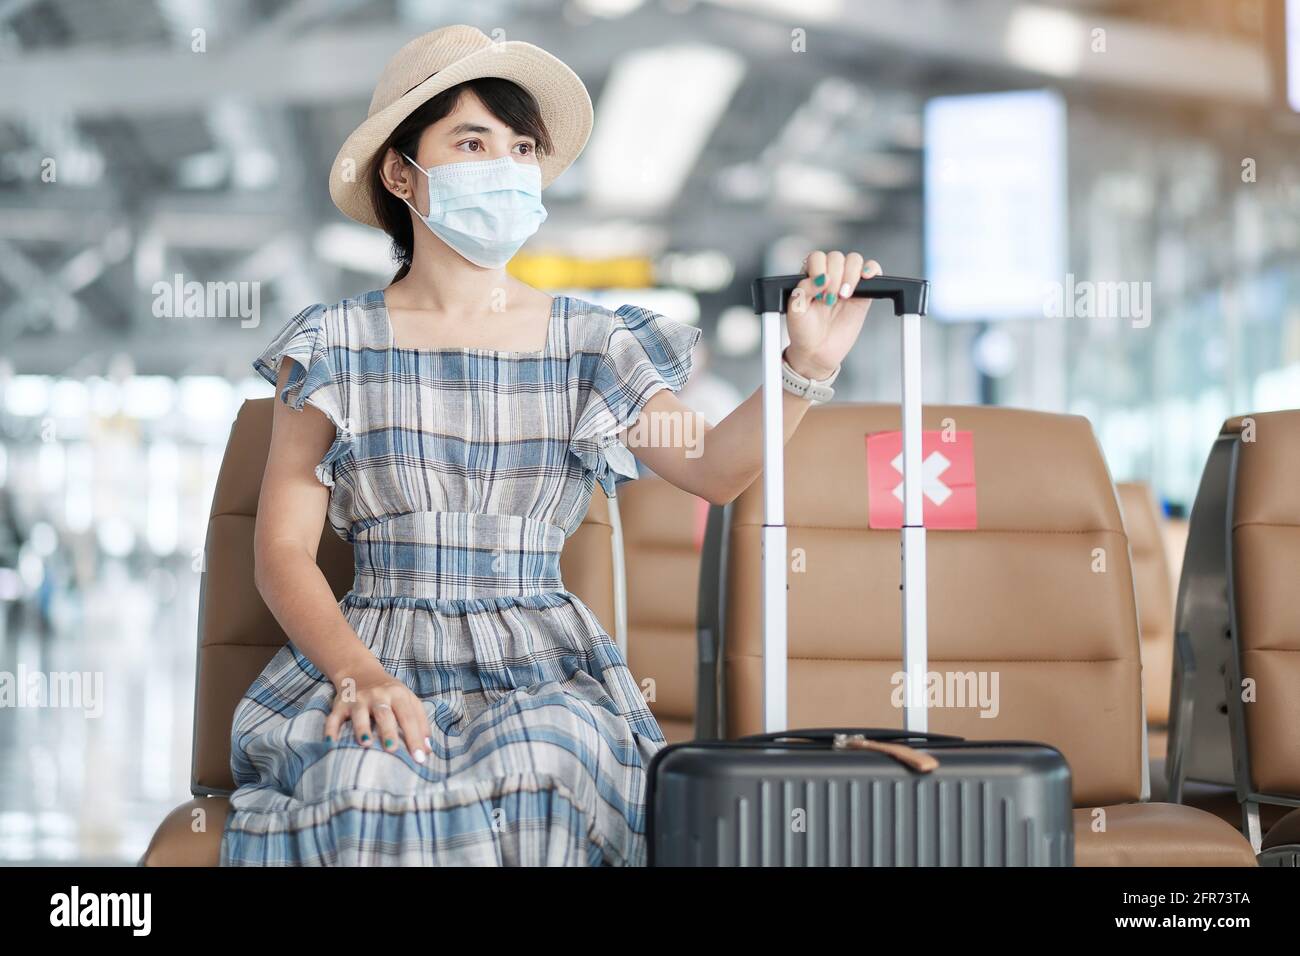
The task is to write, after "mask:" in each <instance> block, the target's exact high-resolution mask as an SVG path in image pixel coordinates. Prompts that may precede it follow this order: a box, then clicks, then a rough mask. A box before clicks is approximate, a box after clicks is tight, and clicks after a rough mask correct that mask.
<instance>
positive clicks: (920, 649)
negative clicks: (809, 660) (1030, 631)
mask: <svg viewBox="0 0 1300 956" xmlns="http://www.w3.org/2000/svg"><path fill="white" fill-rule="evenodd" d="M806 278H807V276H806V275H789V276H766V277H764V278H761V279H755V280H754V283H753V285H752V287H751V291H752V293H753V299H754V312H755V313H757V314H758V315H761V316H762V321H761V323H760V328H761V330H762V340H763V527H762V529H761V533H760V539H759V540H760V543H761V546H762V560H761V562H760V566H761V568H762V580H763V618H762V621H763V729H764V730H765V731H768V732H775V731H780V730H782V729H784V728H786V727H788V726H789V725H788V724H787V723H786V717H787V710H786V690H787V686H786V685H787V680H786V677H787V674H786V661H787V650H788V647H787V639H786V637H787V636H786V604H787V602H786V588H787V580H786V562H787V561H788V560H789V550H788V536H787V534H786V530H787V529H786V527H785V428H784V424H783V421H782V419H783V417H784V411H785V399H784V390H783V387H782V384H781V354H782V352H783V348H782V336H781V314H782V313H783V312H785V311H786V309H787V308H788V306H789V301H790V294H791V292H792V291H793V290H794V289H795V288H797V287H798V285H799V283H800V282H802V281H803V280H804V279H806ZM929 290H930V284H929V283H928V282H927V281H925V280H924V279H908V278H903V277H900V276H873V277H872V278H870V279H859V280H858V286H857V290H856V292H855V293H854V294H855V295H857V296H862V297H864V298H872V299H889V300H890V301H891V302H893V303H894V313H895V315H896V316H898V317H900V318H901V319H902V322H901V323H900V326H901V329H900V331H901V333H902V334H901V336H900V338H901V341H902V363H901V368H900V371H901V373H902V375H901V378H902V384H903V394H902V408H901V412H902V414H901V418H902V422H901V424H902V444H903V454H902V459H903V468H902V472H903V524H902V531H901V534H900V539H901V545H902V548H901V551H902V581H901V589H900V590H901V592H902V593H901V597H902V605H903V606H902V612H903V613H902V618H903V671H904V673H905V674H906V694H905V709H904V717H903V723H904V727H905V728H906V729H907V730H908V731H910V732H913V733H923V732H924V731H926V730H927V729H929V728H928V725H927V713H926V708H925V705H924V701H925V675H926V672H927V669H928V666H929V664H928V656H927V653H926V650H927V648H926V620H925V617H926V600H925V585H926V582H925V522H924V513H923V510H922V505H921V441H922V434H923V433H922V430H921V317H922V316H923V315H925V313H926V307H927V301H926V300H927V299H928V298H929Z"/></svg>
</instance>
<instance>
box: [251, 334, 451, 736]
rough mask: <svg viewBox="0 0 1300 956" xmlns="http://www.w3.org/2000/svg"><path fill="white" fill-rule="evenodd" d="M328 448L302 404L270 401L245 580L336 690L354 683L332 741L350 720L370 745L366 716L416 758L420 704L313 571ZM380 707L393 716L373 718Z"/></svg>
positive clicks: (319, 422) (322, 421)
mask: <svg viewBox="0 0 1300 956" xmlns="http://www.w3.org/2000/svg"><path fill="white" fill-rule="evenodd" d="M291 369H292V361H291V360H286V361H284V362H282V363H281V368H280V375H279V379H280V381H279V384H278V385H277V386H276V391H277V393H278V392H279V391H280V390H282V389H283V388H284V387H285V385H286V384H287V382H288V379H289V372H290V371H291ZM333 441H334V425H333V424H332V423H331V422H330V420H329V419H328V418H326V417H325V415H324V413H322V412H321V411H320V410H319V409H317V408H314V407H312V406H311V405H306V406H304V407H303V409H302V411H297V410H295V409H292V408H290V407H289V406H288V405H286V404H284V403H283V402H281V401H279V400H278V399H277V400H276V401H275V402H274V412H273V413H272V418H271V449H270V453H269V455H268V456H267V460H266V471H265V473H264V474H263V476H262V490H261V494H260V496H259V498H258V504H257V526H256V528H255V529H254V533H253V559H254V568H253V580H254V583H255V584H256V585H257V590H258V593H260V594H261V595H262V599H263V600H264V601H265V602H266V606H267V607H268V608H270V610H271V613H272V614H273V615H274V616H275V619H276V620H277V621H278V622H279V624H280V627H281V628H283V629H284V632H285V634H286V635H288V637H289V640H290V641H292V642H293V644H294V646H295V647H297V648H298V649H299V650H300V651H302V653H303V654H304V655H306V657H307V659H308V660H310V661H311V662H312V664H314V665H315V666H316V668H317V669H318V670H319V671H320V672H321V673H322V674H324V675H325V676H326V677H328V678H329V680H330V682H331V683H332V684H333V685H334V687H335V689H336V690H338V689H340V688H342V687H343V686H344V681H346V680H348V679H351V680H352V681H354V682H355V684H353V685H349V691H350V692H349V693H348V694H336V699H335V709H334V712H333V713H331V715H330V718H329V721H328V722H327V725H326V733H327V734H328V735H330V736H331V737H333V736H336V735H337V734H338V732H339V728H340V727H341V725H342V723H343V720H344V719H347V718H348V717H350V718H351V719H352V723H353V731H354V734H355V735H356V737H357V740H358V741H359V742H361V743H363V744H365V745H368V744H369V733H370V717H371V716H372V714H373V716H374V718H375V721H376V724H377V729H378V731H379V732H380V733H381V734H382V735H383V738H384V739H386V740H387V739H391V740H394V741H395V740H396V738H397V728H398V727H399V726H400V728H401V730H402V732H403V734H404V735H405V737H406V740H407V745H408V748H409V749H410V750H411V751H412V753H413V754H415V753H416V750H417V748H418V747H419V746H420V744H421V743H422V742H423V740H424V738H425V737H427V736H428V724H427V721H426V719H425V716H424V711H423V710H422V709H421V707H420V705H419V701H418V699H417V698H416V697H415V696H414V694H412V693H411V692H410V690H409V689H408V688H406V685H404V684H402V683H401V682H400V681H398V680H396V678H394V677H393V676H392V675H390V674H389V673H388V672H387V671H386V670H384V667H383V665H382V664H380V663H379V661H378V659H377V658H376V657H375V656H374V654H372V653H371V652H370V650H369V648H367V647H366V646H365V645H364V644H362V643H361V641H360V639H358V637H357V634H356V632H355V631H354V630H353V629H352V625H350V624H349V623H348V621H347V618H345V617H344V616H343V612H342V611H340V610H339V607H338V602H337V601H336V599H335V597H334V591H333V589H332V588H331V587H330V585H329V582H328V581H326V580H325V575H324V574H323V573H322V572H321V569H320V567H319V566H318V565H317V564H316V550H317V547H318V545H319V544H320V535H321V528H322V527H323V526H324V523H325V517H326V512H327V510H328V508H329V489H328V488H326V487H325V486H324V485H322V484H321V483H320V482H319V481H318V480H317V478H316V463H317V462H319V461H320V460H321V458H322V457H323V456H324V455H325V452H326V451H328V450H329V447H330V445H331V444H332V443H333ZM403 692H404V693H403ZM381 704H386V705H388V707H389V708H391V710H381V711H380V712H377V713H375V712H374V708H376V707H378V706H379V705H381ZM394 715H395V716H396V723H394V719H395V718H394ZM363 737H365V738H366V739H365V740H362V738H363ZM388 749H394V748H388ZM416 759H420V758H419V756H418V755H417V757H416Z"/></svg>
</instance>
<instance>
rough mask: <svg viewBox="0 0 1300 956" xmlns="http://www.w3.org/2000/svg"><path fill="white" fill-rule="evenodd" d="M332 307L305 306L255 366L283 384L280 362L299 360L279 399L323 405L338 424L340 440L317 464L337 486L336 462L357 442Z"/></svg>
mask: <svg viewBox="0 0 1300 956" xmlns="http://www.w3.org/2000/svg"><path fill="white" fill-rule="evenodd" d="M326 311H327V309H326V307H325V306H324V305H320V304H317V305H313V306H309V307H308V308H306V309H304V310H303V311H302V312H299V313H298V314H297V315H295V316H294V317H293V318H292V319H290V320H289V321H288V322H287V323H285V325H284V326H283V327H282V328H281V329H280V330H279V331H278V332H277V333H276V334H275V336H274V337H273V338H272V339H271V344H270V345H268V346H267V347H266V349H265V350H264V351H263V352H262V354H261V355H259V356H258V357H257V358H255V359H253V368H254V370H255V371H256V372H257V373H258V374H259V375H261V376H262V377H263V378H264V379H266V380H267V381H268V382H270V383H271V384H272V385H277V384H278V382H279V376H280V366H281V364H282V363H283V362H284V360H285V359H291V360H292V362H293V365H292V367H291V368H290V370H289V380H288V383H287V384H286V385H285V386H284V388H282V389H280V393H279V399H280V401H282V402H284V403H285V404H286V405H288V406H289V407H290V408H293V409H295V410H298V411H301V410H302V407H303V406H304V405H312V406H314V407H316V408H318V409H319V410H320V411H321V412H322V413H323V414H324V415H325V417H326V418H328V419H329V420H330V421H331V422H332V423H333V425H334V442H333V444H332V445H331V446H330V448H329V450H328V451H326V453H325V457H323V458H322V459H321V461H320V463H319V464H318V465H317V466H316V477H317V478H318V479H319V480H320V483H321V484H323V485H325V487H327V488H333V487H334V466H335V464H336V462H337V461H338V460H339V459H340V458H342V457H343V455H344V454H346V453H347V451H348V450H349V448H350V447H351V443H352V437H353V436H352V430H351V429H350V428H349V427H348V409H347V391H346V389H345V388H344V387H343V382H342V380H341V378H340V376H339V375H338V372H337V369H336V368H335V363H336V359H335V357H334V356H333V355H332V354H331V349H330V346H329V342H328V337H327V334H326V329H325V316H326Z"/></svg>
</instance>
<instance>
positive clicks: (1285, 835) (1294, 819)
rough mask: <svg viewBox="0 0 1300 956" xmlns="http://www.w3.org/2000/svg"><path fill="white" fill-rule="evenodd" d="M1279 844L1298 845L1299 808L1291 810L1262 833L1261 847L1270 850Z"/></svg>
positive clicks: (1299, 843)
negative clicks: (1262, 841)
mask: <svg viewBox="0 0 1300 956" xmlns="http://www.w3.org/2000/svg"><path fill="white" fill-rule="evenodd" d="M1279 846H1300V810H1292V811H1291V812H1290V813H1288V814H1287V815H1286V816H1284V817H1283V818H1282V819H1281V820H1278V821H1277V822H1276V823H1274V824H1273V825H1272V826H1271V827H1269V828H1268V832H1267V833H1266V834H1264V843H1263V845H1262V847H1261V849H1264V850H1271V849H1273V848H1274V847H1279Z"/></svg>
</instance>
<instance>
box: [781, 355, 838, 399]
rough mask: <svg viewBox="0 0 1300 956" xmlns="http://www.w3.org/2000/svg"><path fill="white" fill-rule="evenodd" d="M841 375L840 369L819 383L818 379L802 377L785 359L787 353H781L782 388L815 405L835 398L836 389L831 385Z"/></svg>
mask: <svg viewBox="0 0 1300 956" xmlns="http://www.w3.org/2000/svg"><path fill="white" fill-rule="evenodd" d="M839 374H840V367H837V368H836V369H835V371H833V372H831V374H830V377H829V378H824V379H821V380H820V381H818V380H817V379H813V378H807V377H805V376H803V375H800V374H799V373H798V372H796V371H795V370H794V369H793V368H791V366H790V363H789V362H787V361H786V359H785V353H784V352H782V353H781V387H782V388H784V389H785V390H786V391H787V392H789V393H790V394H791V395H797V396H799V397H800V398H806V399H808V401H810V402H812V403H813V404H814V405H821V404H823V403H825V402H829V401H830V400H831V399H832V398H834V397H835V389H833V388H831V383H832V382H834V381H835V379H836V378H837V377H838V376H839Z"/></svg>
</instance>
